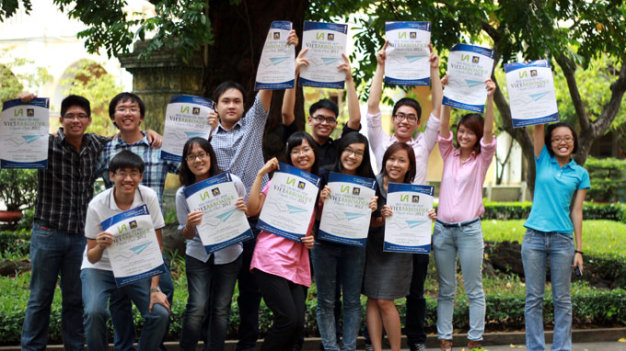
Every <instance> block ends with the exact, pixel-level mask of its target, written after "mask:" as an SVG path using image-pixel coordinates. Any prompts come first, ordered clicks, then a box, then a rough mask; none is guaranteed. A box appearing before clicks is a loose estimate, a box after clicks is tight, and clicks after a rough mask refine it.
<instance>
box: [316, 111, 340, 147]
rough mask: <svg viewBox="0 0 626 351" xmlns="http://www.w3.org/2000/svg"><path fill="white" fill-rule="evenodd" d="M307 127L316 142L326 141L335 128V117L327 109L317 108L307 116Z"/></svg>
mask: <svg viewBox="0 0 626 351" xmlns="http://www.w3.org/2000/svg"><path fill="white" fill-rule="evenodd" d="M309 125H310V126H311V134H313V137H314V138H315V139H316V140H318V139H321V140H325V139H328V138H329V137H330V134H331V133H332V132H333V131H334V130H335V127H337V115H335V113H334V112H333V111H331V110H329V109H327V108H318V109H317V110H315V112H313V114H312V115H311V116H309Z"/></svg>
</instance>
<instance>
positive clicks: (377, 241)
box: [363, 226, 413, 300]
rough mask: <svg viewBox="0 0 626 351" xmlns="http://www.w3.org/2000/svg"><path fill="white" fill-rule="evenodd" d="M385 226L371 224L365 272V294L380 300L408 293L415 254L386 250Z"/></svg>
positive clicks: (396, 297) (392, 298)
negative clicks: (384, 245) (384, 249)
mask: <svg viewBox="0 0 626 351" xmlns="http://www.w3.org/2000/svg"><path fill="white" fill-rule="evenodd" d="M384 234H385V227H384V226H382V227H378V228H370V232H369V234H368V237H367V256H366V259H365V275H364V276H363V295H365V296H367V297H370V298H373V299H379V300H394V299H399V298H401V297H405V296H407V295H408V294H409V289H410V288H411V275H412V274H413V255H412V254H407V253H397V252H383V241H384Z"/></svg>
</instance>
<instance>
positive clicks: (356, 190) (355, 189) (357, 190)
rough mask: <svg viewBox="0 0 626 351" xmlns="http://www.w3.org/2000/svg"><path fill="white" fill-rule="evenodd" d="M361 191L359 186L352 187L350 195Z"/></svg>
mask: <svg viewBox="0 0 626 351" xmlns="http://www.w3.org/2000/svg"><path fill="white" fill-rule="evenodd" d="M360 193H361V188H357V187H354V188H353V189H352V195H359V194H360Z"/></svg>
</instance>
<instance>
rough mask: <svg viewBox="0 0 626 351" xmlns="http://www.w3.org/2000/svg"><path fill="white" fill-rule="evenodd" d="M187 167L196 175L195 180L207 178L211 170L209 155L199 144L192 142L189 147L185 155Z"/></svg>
mask: <svg viewBox="0 0 626 351" xmlns="http://www.w3.org/2000/svg"><path fill="white" fill-rule="evenodd" d="M185 162H187V167H189V170H190V171H191V173H193V175H194V176H195V177H196V181H200V180H203V179H207V178H209V171H210V170H211V157H210V156H209V153H208V152H207V151H206V150H204V149H203V148H202V147H201V146H200V145H198V144H193V145H192V146H191V148H190V149H189V153H188V154H187V155H186V156H185Z"/></svg>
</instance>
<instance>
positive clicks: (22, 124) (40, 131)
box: [0, 98, 50, 169]
mask: <svg viewBox="0 0 626 351" xmlns="http://www.w3.org/2000/svg"><path fill="white" fill-rule="evenodd" d="M49 129H50V101H49V99H48V98H36V99H33V100H32V101H30V102H22V101H21V100H19V99H15V100H8V101H5V102H4V103H3V104H2V115H1V117H0V168H34V169H46V168H48V140H49V138H50V134H49V133H50V132H49Z"/></svg>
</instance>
